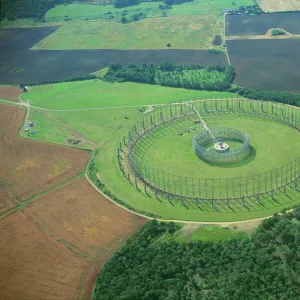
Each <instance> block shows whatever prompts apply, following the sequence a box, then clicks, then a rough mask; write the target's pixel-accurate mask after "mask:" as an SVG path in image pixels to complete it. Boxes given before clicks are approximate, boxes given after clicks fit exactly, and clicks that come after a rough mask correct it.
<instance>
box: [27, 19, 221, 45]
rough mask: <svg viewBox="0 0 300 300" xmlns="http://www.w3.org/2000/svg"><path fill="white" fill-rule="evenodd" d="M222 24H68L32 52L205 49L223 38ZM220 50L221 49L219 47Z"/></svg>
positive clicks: (179, 21)
mask: <svg viewBox="0 0 300 300" xmlns="http://www.w3.org/2000/svg"><path fill="white" fill-rule="evenodd" d="M223 23H224V20H223V18H222V17H219V16H215V15H200V16H180V17H167V18H152V19H144V20H141V21H139V22H133V23H128V24H122V23H117V22H110V21H107V20H100V21H97V22H95V21H93V22H74V23H73V22H72V23H68V24H65V25H64V26H62V27H61V28H60V29H58V30H57V31H56V32H54V33H53V34H51V35H50V36H48V37H47V38H46V39H44V40H42V41H41V42H39V43H38V44H37V45H36V46H34V47H33V48H32V49H35V50H38V49H42V50H44V49H51V50H65V49H99V48H101V49H128V50H132V49H167V43H171V46H172V48H180V49H208V48H210V47H212V40H213V38H214V37H215V36H216V35H218V34H221V35H223V32H222V31H223V28H224V24H223ZM219 48H220V49H222V47H219Z"/></svg>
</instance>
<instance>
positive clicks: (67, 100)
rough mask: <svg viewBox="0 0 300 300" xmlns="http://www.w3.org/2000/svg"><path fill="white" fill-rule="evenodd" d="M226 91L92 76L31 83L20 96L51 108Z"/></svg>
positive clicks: (141, 102)
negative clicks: (118, 80) (54, 81)
mask: <svg viewBox="0 0 300 300" xmlns="http://www.w3.org/2000/svg"><path fill="white" fill-rule="evenodd" d="M232 96H234V94H232V93H227V92H208V91H192V90H185V89H176V88H168V87H162V86H157V85H148V84H138V83H130V82H124V83H109V82H104V81H101V80H89V81H81V82H80V81H79V82H69V83H59V84H54V85H43V86H36V87H32V88H31V89H30V91H29V92H28V93H25V94H23V95H22V96H21V98H22V99H23V100H26V99H27V100H30V101H31V103H32V105H35V106H39V107H43V108H48V109H81V108H84V109H86V108H104V107H117V106H131V105H140V106H143V105H148V104H149V105H153V104H165V103H171V102H176V101H186V100H190V99H203V98H205V97H206V98H226V97H232Z"/></svg>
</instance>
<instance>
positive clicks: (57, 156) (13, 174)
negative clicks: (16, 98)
mask: <svg viewBox="0 0 300 300" xmlns="http://www.w3.org/2000/svg"><path fill="white" fill-rule="evenodd" d="M23 118H24V110H22V109H20V108H17V107H12V106H7V105H2V104H0V125H1V127H0V158H1V159H0V195H4V194H5V198H4V199H3V198H1V201H0V202H1V204H0V213H2V212H4V211H5V210H7V209H9V208H11V207H12V206H15V205H17V204H18V203H20V202H22V201H24V200H26V199H28V198H30V197H32V196H34V195H36V194H38V193H40V192H42V191H45V190H47V189H49V188H51V187H53V186H55V185H57V184H59V183H60V182H63V181H65V180H67V179H68V178H70V177H72V176H75V175H76V174H78V173H80V172H81V171H82V170H83V169H84V167H85V165H86V163H87V161H88V159H89V157H90V154H89V153H88V152H85V151H81V150H77V149H72V148H67V147H60V146H56V145H50V144H45V143H41V142H35V141H29V140H24V139H21V138H19V137H18V136H17V132H18V129H19V128H20V126H21V124H22V120H23Z"/></svg>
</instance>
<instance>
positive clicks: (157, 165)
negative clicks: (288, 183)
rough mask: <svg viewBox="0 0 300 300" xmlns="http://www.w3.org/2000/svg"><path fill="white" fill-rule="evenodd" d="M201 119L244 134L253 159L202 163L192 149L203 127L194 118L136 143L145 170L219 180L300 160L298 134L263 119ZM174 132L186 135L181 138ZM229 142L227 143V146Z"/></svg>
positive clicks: (224, 117)
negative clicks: (221, 164)
mask: <svg viewBox="0 0 300 300" xmlns="http://www.w3.org/2000/svg"><path fill="white" fill-rule="evenodd" d="M202 117H203V118H204V120H205V122H206V123H207V125H208V126H209V127H210V128H214V127H231V128H237V129H239V130H242V131H243V132H244V133H246V134H247V135H248V137H249V140H250V145H251V146H252V147H253V148H254V149H255V151H256V155H255V157H254V158H253V159H252V160H251V161H249V162H248V163H245V164H242V165H240V166H236V167H227V168H226V167H219V166H212V165H209V164H207V163H205V162H204V161H202V160H201V159H199V158H198V157H197V156H196V155H195V153H194V151H193V148H192V139H193V137H194V135H196V134H197V133H198V132H200V131H201V129H202V128H201V126H198V127H197V126H194V123H193V121H194V119H193V118H187V119H183V120H181V121H176V122H173V123H171V124H169V125H164V126H162V127H158V129H156V130H154V131H153V132H152V133H151V135H146V136H145V137H144V138H142V139H141V140H140V141H139V143H138V144H137V145H136V147H137V148H136V149H137V150H138V149H140V153H141V155H143V162H144V164H145V165H147V167H148V168H149V167H150V168H154V169H156V170H161V171H163V172H166V173H169V174H173V175H178V176H188V177H195V178H203V179H205V178H211V179H219V178H237V177H247V176H252V175H256V174H261V173H264V172H267V171H270V170H272V169H275V168H279V167H281V166H283V165H285V164H288V163H290V162H291V161H293V160H295V159H297V158H298V157H300V148H299V147H298V145H299V134H298V133H297V131H296V130H295V129H292V128H290V127H288V126H284V125H282V124H279V123H275V122H270V121H268V120H266V119H263V118H257V117H251V118H250V117H249V116H245V115H236V114H234V115H231V114H228V115H225V114H224V115H223V116H218V115H215V116H214V115H213V116H205V115H202ZM190 126H193V128H194V129H196V128H197V130H196V131H192V132H189V133H186V132H185V130H186V129H189V128H190ZM177 132H184V133H185V134H184V136H180V135H177V134H176V133H177ZM276 141H277V142H276ZM231 143H232V142H228V144H229V146H230V147H232V144H231ZM274 143H275V144H274ZM216 189H217V187H216Z"/></svg>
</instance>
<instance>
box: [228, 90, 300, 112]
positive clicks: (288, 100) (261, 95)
mask: <svg viewBox="0 0 300 300" xmlns="http://www.w3.org/2000/svg"><path fill="white" fill-rule="evenodd" d="M229 91H230V92H235V93H237V94H239V95H240V96H243V97H245V98H248V99H253V100H267V101H275V102H280V103H284V104H289V105H293V106H298V107H300V95H299V94H293V93H286V92H275V91H264V90H260V89H248V88H241V87H236V88H232V89H230V90H229Z"/></svg>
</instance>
